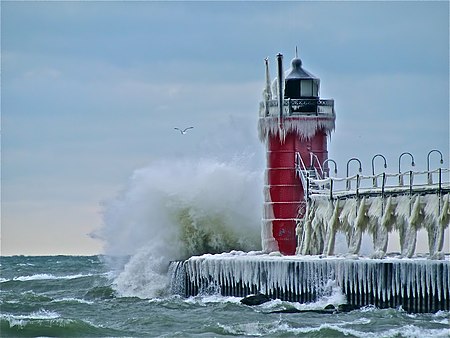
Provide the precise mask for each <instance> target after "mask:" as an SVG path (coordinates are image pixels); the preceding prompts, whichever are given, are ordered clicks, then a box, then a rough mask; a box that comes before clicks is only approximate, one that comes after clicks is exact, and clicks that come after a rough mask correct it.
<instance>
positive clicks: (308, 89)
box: [300, 80, 313, 97]
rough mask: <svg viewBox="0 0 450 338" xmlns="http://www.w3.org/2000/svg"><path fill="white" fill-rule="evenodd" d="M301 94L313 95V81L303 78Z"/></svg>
mask: <svg viewBox="0 0 450 338" xmlns="http://www.w3.org/2000/svg"><path fill="white" fill-rule="evenodd" d="M300 90H301V96H304V97H305V96H313V81H312V80H303V81H302V82H301V88H300Z"/></svg>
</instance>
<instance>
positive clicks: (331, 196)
mask: <svg viewBox="0 0 450 338" xmlns="http://www.w3.org/2000/svg"><path fill="white" fill-rule="evenodd" d="M330 200H331V201H332V200H333V179H332V178H331V177H330Z"/></svg>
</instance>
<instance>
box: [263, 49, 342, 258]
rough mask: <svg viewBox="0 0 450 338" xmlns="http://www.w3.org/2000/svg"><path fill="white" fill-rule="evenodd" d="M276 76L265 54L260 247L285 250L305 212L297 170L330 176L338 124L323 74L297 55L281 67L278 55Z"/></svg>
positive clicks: (292, 248)
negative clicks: (330, 144)
mask: <svg viewBox="0 0 450 338" xmlns="http://www.w3.org/2000/svg"><path fill="white" fill-rule="evenodd" d="M276 60H277V62H276V64H277V77H276V78H275V79H274V80H273V82H272V83H271V79H270V74H269V61H268V59H265V72H266V85H265V88H264V90H263V100H262V102H261V103H260V109H259V121H258V133H259V138H260V140H261V141H262V142H263V143H264V144H265V147H266V161H267V165H266V170H265V182H264V208H263V220H262V231H261V237H262V247H263V250H264V251H266V252H274V251H279V252H281V253H282V254H284V255H294V254H295V252H296V245H297V239H296V226H297V223H298V222H301V221H302V219H303V217H304V215H305V211H306V201H305V199H304V197H305V191H306V189H307V187H306V186H305V185H306V184H305V183H304V182H302V181H301V178H300V176H299V175H298V171H299V170H303V171H304V174H305V176H310V177H315V178H322V177H324V176H327V175H328V167H327V164H326V163H325V162H326V160H327V158H328V151H327V139H328V137H329V136H330V133H331V131H333V130H334V127H335V118H336V116H335V112H334V101H333V100H325V99H321V98H320V96H319V91H320V79H319V78H317V77H315V76H313V75H312V74H311V73H309V72H308V71H306V70H305V69H304V68H303V65H302V61H301V60H300V58H298V56H297V52H296V55H295V57H294V59H293V60H292V61H291V68H290V69H289V70H287V71H286V73H285V72H284V70H283V55H282V54H278V55H277V57H276Z"/></svg>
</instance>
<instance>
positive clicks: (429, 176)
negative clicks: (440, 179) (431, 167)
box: [427, 171, 433, 185]
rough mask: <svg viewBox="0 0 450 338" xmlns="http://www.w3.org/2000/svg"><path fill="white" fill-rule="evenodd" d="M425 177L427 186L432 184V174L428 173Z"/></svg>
mask: <svg viewBox="0 0 450 338" xmlns="http://www.w3.org/2000/svg"><path fill="white" fill-rule="evenodd" d="M427 176H428V177H427V178H428V179H427V181H428V184H429V185H432V184H433V174H432V173H431V172H430V171H428V173H427Z"/></svg>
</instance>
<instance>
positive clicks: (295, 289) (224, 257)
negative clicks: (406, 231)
mask: <svg viewBox="0 0 450 338" xmlns="http://www.w3.org/2000/svg"><path fill="white" fill-rule="evenodd" d="M169 275H170V278H171V289H172V292H173V293H175V294H180V295H182V296H185V297H189V296H195V295H198V294H207V293H220V294H222V295H224V296H236V297H245V296H247V295H250V294H256V293H264V294H266V295H268V296H269V297H270V298H274V299H281V300H285V301H292V302H300V303H308V302H314V301H316V300H318V299H319V298H321V297H324V296H327V295H329V294H331V292H333V288H339V289H340V290H341V291H342V293H343V294H345V296H346V298H347V302H348V303H349V304H352V305H355V306H366V305H374V306H376V307H379V308H387V307H393V308H397V307H402V308H403V309H404V310H405V311H408V312H416V313H423V312H437V311H439V310H445V311H449V310H450V294H449V291H450V258H449V257H446V259H444V260H430V259H426V258H414V259H409V258H385V259H366V258H361V257H358V258H356V257H355V258H352V257H350V258H349V257H337V256H333V257H321V256H273V255H266V254H260V253H242V252H231V253H227V254H218V255H203V256H196V257H191V258H189V259H188V260H186V261H176V262H171V264H170V267H169Z"/></svg>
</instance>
